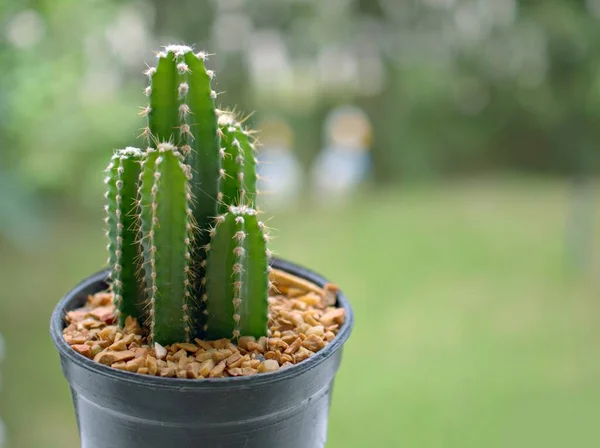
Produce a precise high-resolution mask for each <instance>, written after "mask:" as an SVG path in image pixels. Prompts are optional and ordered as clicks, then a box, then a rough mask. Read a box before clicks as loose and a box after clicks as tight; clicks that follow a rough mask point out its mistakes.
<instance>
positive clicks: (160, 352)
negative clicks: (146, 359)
mask: <svg viewBox="0 0 600 448" xmlns="http://www.w3.org/2000/svg"><path fill="white" fill-rule="evenodd" d="M154 353H156V357H157V358H158V359H165V357H166V356H167V349H166V348H164V347H163V346H162V345H160V344H159V343H158V342H155V343H154Z"/></svg>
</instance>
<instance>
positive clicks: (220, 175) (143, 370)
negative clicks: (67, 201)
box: [51, 45, 353, 448]
mask: <svg viewBox="0 0 600 448" xmlns="http://www.w3.org/2000/svg"><path fill="white" fill-rule="evenodd" d="M206 61H207V54H206V53H204V52H195V51H194V50H193V49H192V48H191V47H188V46H184V45H170V46H167V47H165V48H164V49H163V50H162V51H159V52H158V53H157V63H156V65H155V66H153V67H149V68H148V70H146V72H145V74H146V75H147V76H148V80H149V81H148V85H147V87H146V88H145V90H144V94H145V95H146V97H147V104H146V105H145V106H143V107H142V108H141V109H142V110H141V113H140V115H142V116H143V117H145V120H146V124H145V126H144V127H143V131H142V133H141V136H140V137H141V138H143V141H144V144H143V145H140V146H142V147H143V149H140V148H134V147H128V148H125V149H121V150H116V151H115V152H114V154H113V156H112V157H111V159H110V162H109V163H108V166H107V168H106V172H105V184H106V193H105V198H106V205H105V210H106V217H105V222H106V236H107V238H108V246H107V249H108V269H107V270H106V271H103V272H101V273H99V274H97V275H95V276H93V277H91V278H89V279H88V280H86V281H84V282H83V283H82V284H80V285H79V286H77V287H76V288H75V289H73V290H72V291H71V292H70V293H69V294H68V295H67V296H66V297H65V298H64V299H63V300H62V301H61V302H60V303H59V305H58V306H57V308H56V310H55V312H54V314H53V317H52V322H51V332H52V337H53V339H54V342H55V345H56V346H57V348H58V350H59V353H60V356H61V362H62V365H63V371H64V373H65V376H66V377H67V380H68V381H69V383H70V385H71V389H72V392H73V398H74V403H75V407H76V412H77V415H78V423H79V429H80V435H81V438H82V447H86V448H107V447H119V448H141V447H161V448H162V447H163V446H164V445H165V444H172V445H174V446H206V447H212V446H221V447H231V448H235V447H240V448H241V447H245V448H254V447H256V448H258V447H260V448H265V447H273V448H276V447H288V448H315V447H323V446H324V444H325V440H326V428H327V416H328V410H329V402H330V389H331V385H332V382H333V378H334V376H335V373H336V371H337V369H338V367H339V364H340V362H341V352H342V351H341V348H342V345H343V344H344V342H345V341H346V339H347V338H348V336H349V335H350V332H351V329H352V323H353V317H352V310H351V308H350V306H349V304H348V303H347V301H346V300H345V298H344V297H343V295H342V294H341V293H339V292H338V291H337V288H334V287H332V286H331V285H330V284H328V283H327V282H326V281H325V280H324V279H322V278H321V277H320V276H318V275H316V274H313V273H311V272H309V271H306V270H304V269H302V268H298V267H297V266H294V265H292V264H290V263H287V262H284V261H280V260H273V259H271V252H270V251H269V249H268V248H267V246H268V243H269V240H270V235H269V229H268V228H267V226H266V225H265V224H264V222H263V220H262V219H261V213H260V211H259V210H258V207H257V198H258V195H259V193H260V192H259V191H257V180H258V175H257V173H256V168H257V164H258V161H257V158H256V151H257V148H256V147H257V142H256V141H255V139H254V138H253V132H252V131H251V130H249V129H247V128H246V126H245V125H244V123H243V122H244V120H243V119H239V118H238V116H237V114H235V113H234V112H231V111H228V110H221V109H218V108H217V107H216V106H215V100H216V98H217V94H216V92H215V90H214V89H213V82H214V79H215V74H214V72H212V71H211V70H209V69H208V68H207V67H206ZM278 273H279V274H278ZM273 281H274V282H275V284H273V283H272V282H273ZM290 282H291V283H290ZM90 294H94V296H89V295H90ZM88 296H89V299H88V300H87V302H86V298H87V297H88ZM106 300H109V302H108V303H106V302H105V301H106ZM271 306H273V308H271ZM78 319H79V320H78ZM82 319H83V320H82Z"/></svg>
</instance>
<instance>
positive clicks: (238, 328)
mask: <svg viewBox="0 0 600 448" xmlns="http://www.w3.org/2000/svg"><path fill="white" fill-rule="evenodd" d="M264 229H265V226H264V224H263V223H262V222H260V221H259V220H258V216H257V212H256V211H255V210H254V209H252V208H249V207H246V206H239V207H236V206H230V207H229V209H228V212H227V213H225V214H223V215H220V216H219V217H217V219H216V223H215V227H214V228H213V229H212V230H211V236H212V239H211V244H210V247H209V248H208V251H207V252H208V258H207V261H208V263H207V269H206V294H207V299H208V300H207V309H206V327H205V331H206V334H207V336H208V337H209V339H219V338H234V339H236V338H238V337H239V336H241V335H245V336H255V337H260V336H264V335H265V334H266V333H267V321H268V315H267V309H268V293H269V280H268V274H267V273H268V269H269V264H268V260H269V255H270V254H269V252H268V250H267V247H266V244H267V240H268V236H267V235H266V234H265V233H264Z"/></svg>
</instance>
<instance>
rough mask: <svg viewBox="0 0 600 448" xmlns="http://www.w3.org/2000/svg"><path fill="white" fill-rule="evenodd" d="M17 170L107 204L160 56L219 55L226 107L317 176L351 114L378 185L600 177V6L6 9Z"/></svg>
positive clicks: (5, 109)
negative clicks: (285, 131)
mask: <svg viewBox="0 0 600 448" xmlns="http://www.w3.org/2000/svg"><path fill="white" fill-rule="evenodd" d="M0 17H1V20H0V31H1V32H0V64H2V67H4V70H3V71H2V73H0V144H1V145H2V150H1V151H0V159H1V161H2V164H3V166H4V168H5V169H8V170H10V171H11V172H12V173H14V174H15V176H16V177H17V178H19V179H20V181H21V182H24V183H27V184H30V185H33V186H35V188H36V189H37V191H44V192H51V193H52V194H58V195H66V196H69V197H76V196H79V197H80V198H81V199H82V202H85V201H88V200H89V198H90V197H92V196H91V195H99V194H100V187H97V185H98V183H99V182H98V181H99V179H100V176H101V174H100V170H101V169H102V165H103V161H104V160H105V158H106V155H107V153H109V152H110V151H111V149H112V148H115V147H122V146H125V145H130V144H136V143H137V144H141V143H140V142H139V141H136V139H135V136H136V132H137V128H139V127H141V126H142V122H141V121H140V120H139V119H137V118H136V117H135V115H134V114H133V113H132V112H133V110H134V108H133V107H132V106H131V105H132V104H142V103H143V97H142V96H141V94H140V92H139V90H140V85H143V83H144V81H143V78H142V76H141V74H140V72H141V69H142V68H143V62H144V61H148V62H149V63H150V62H151V61H152V59H153V56H152V54H151V51H150V50H151V49H153V48H155V47H156V44H157V42H160V43H164V42H174V41H175V42H184V41H185V42H195V43H196V44H197V47H198V48H204V49H207V50H208V51H211V52H214V53H217V54H218V56H216V57H214V58H213V59H212V61H211V63H212V66H213V68H214V69H215V71H217V74H218V76H217V90H218V91H219V92H224V93H223V96H222V97H221V100H222V101H223V102H224V103H226V104H238V105H239V108H240V109H242V110H248V111H252V110H257V111H259V113H258V114H257V116H256V117H253V118H252V119H251V121H253V120H255V119H260V118H261V117H260V115H261V114H260V112H263V115H266V114H267V113H268V114H269V115H270V114H275V115H279V116H280V117H282V118H285V119H287V120H288V121H289V122H290V123H291V125H292V126H293V128H294V131H295V135H296V136H297V138H296V142H297V149H298V151H299V158H300V159H301V161H302V162H303V163H304V164H308V163H310V162H311V161H312V159H313V158H314V156H315V155H316V153H317V151H318V149H319V148H320V147H321V145H322V128H323V120H324V118H325V117H326V116H327V114H328V112H329V111H330V110H331V109H332V108H335V107H336V106H338V105H340V104H346V103H354V104H357V105H360V106H361V107H363V108H364V109H365V110H366V111H367V112H368V113H369V115H370V117H371V119H372V121H373V123H374V127H375V129H374V131H375V136H374V140H373V141H374V147H373V155H374V162H375V170H376V178H377V179H378V180H388V179H389V180H392V179H397V178H404V179H414V178H418V179H422V178H428V177H431V176H441V175H448V174H454V173H469V172H480V171H482V170H483V171H485V170H502V169H511V170H514V169H518V170H527V171H535V172H546V173H557V174H569V173H571V174H572V173H576V172H579V171H582V170H586V171H588V172H590V173H592V172H595V173H597V172H598V171H599V165H600V163H599V162H598V154H600V152H599V151H598V149H597V148H596V142H597V141H598V138H599V137H600V136H599V135H598V134H599V133H600V129H599V128H598V126H596V123H597V122H598V119H599V118H600V70H599V68H600V26H599V25H600V0H573V1H569V2H565V1H562V0H546V1H544V2H537V1H531V0H412V1H397V0H328V1H317V0H287V1H280V0H252V1H250V0H218V1H217V0H200V1H198V0H170V1H168V2H164V1H159V0H151V1H141V0H130V1H117V0H106V1H102V2H99V1H95V0H62V1H60V2H58V1H55V0H36V1H33V0H27V1H16V0H13V1H8V2H6V1H5V2H2V3H0Z"/></svg>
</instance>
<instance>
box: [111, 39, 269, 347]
mask: <svg viewBox="0 0 600 448" xmlns="http://www.w3.org/2000/svg"><path fill="white" fill-rule="evenodd" d="M157 56H158V64H157V66H156V67H151V68H149V69H148V71H147V72H146V73H147V75H148V76H149V78H150V84H149V86H148V87H147V88H146V91H145V93H146V95H147V96H148V97H149V105H148V106H146V107H144V109H143V111H142V115H145V116H147V120H148V123H147V127H146V128H145V130H144V132H143V135H144V136H146V137H147V140H148V143H149V146H150V147H149V148H148V149H147V150H146V151H141V150H139V149H133V148H127V149H126V150H121V151H118V152H117V153H116V154H115V156H114V157H113V159H112V160H111V164H110V165H109V168H108V177H107V184H108V192H107V199H108V205H107V223H108V232H107V233H108V236H109V238H110V244H109V252H110V260H109V263H110V265H111V268H112V269H111V279H112V288H113V290H114V294H115V303H116V306H117V309H118V312H119V324H120V325H123V324H124V322H125V319H126V318H127V316H133V317H135V318H137V319H138V321H139V322H140V323H142V324H143V325H144V326H145V327H146V329H147V331H148V335H149V337H150V338H151V340H152V341H154V342H158V343H160V344H163V345H164V344H172V343H175V342H182V341H188V340H190V339H191V338H193V337H195V336H198V335H204V334H205V335H206V336H208V337H209V338H213V339H216V338H221V337H228V338H237V337H239V336H243V335H249V336H255V337H260V336H265V335H266V334H267V321H268V315H267V313H268V292H269V287H270V285H269V277H268V271H269V269H270V268H269V266H268V258H269V252H268V250H267V247H266V245H267V241H268V239H269V237H268V235H266V234H265V227H264V225H263V224H262V223H261V222H260V221H259V220H258V216H257V215H258V214H257V212H256V210H255V208H256V194H257V191H256V182H257V178H258V176H257V174H256V165H257V160H256V158H255V154H254V151H255V148H254V141H253V138H252V136H251V132H250V131H248V130H247V129H246V128H245V127H243V126H242V124H241V123H240V122H238V121H237V120H236V118H235V116H234V114H233V112H222V111H219V110H217V109H216V108H215V105H214V100H215V98H216V94H215V92H214V91H213V90H212V88H211V80H212V78H213V77H214V74H213V73H212V72H211V71H209V70H207V69H206V67H205V65H204V62H205V60H206V55H205V53H196V54H194V53H193V52H192V49H191V48H190V47H186V46H182V45H172V46H168V47H166V48H165V51H162V52H159V53H158V54H157ZM204 330H205V331H206V333H204Z"/></svg>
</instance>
